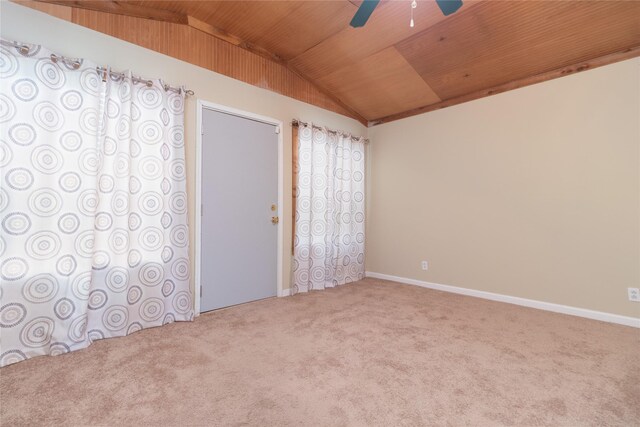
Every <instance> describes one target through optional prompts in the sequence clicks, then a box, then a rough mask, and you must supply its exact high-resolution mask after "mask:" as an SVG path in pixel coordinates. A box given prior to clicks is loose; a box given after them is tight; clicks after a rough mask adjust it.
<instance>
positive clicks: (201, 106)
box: [194, 99, 284, 316]
mask: <svg viewBox="0 0 640 427" xmlns="http://www.w3.org/2000/svg"><path fill="white" fill-rule="evenodd" d="M205 109H206V110H212V111H218V112H220V113H225V114H231V115H233V116H237V117H242V118H245V119H249V120H255V121H258V122H262V123H267V124H270V125H275V126H277V131H276V132H277V135H278V210H277V212H278V217H280V221H279V222H278V224H277V227H278V230H277V235H278V239H277V240H278V244H277V249H276V250H277V254H276V255H277V256H276V263H277V269H276V271H277V273H276V286H277V296H279V297H281V296H284V292H283V285H284V284H283V280H282V279H283V274H282V272H283V257H282V253H283V245H284V227H283V219H284V140H283V130H284V127H283V123H282V121H281V120H278V119H274V118H271V117H267V116H262V115H259V114H254V113H251V112H248V111H242V110H238V109H236V108H231V107H227V106H226V105H220V104H215V103H213V102H209V101H205V100H202V99H198V100H197V106H196V133H197V135H196V197H195V199H196V203H195V207H196V215H195V217H196V221H195V239H194V240H195V242H194V244H195V247H194V249H195V263H194V264H195V265H194V266H195V276H196V277H195V283H194V287H195V289H194V291H195V298H194V311H195V315H196V316H199V315H200V293H201V292H202V283H201V279H202V276H201V274H202V272H201V266H202V135H203V128H202V115H203V114H202V112H203V111H204V110H205Z"/></svg>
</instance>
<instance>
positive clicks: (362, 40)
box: [291, 1, 477, 79]
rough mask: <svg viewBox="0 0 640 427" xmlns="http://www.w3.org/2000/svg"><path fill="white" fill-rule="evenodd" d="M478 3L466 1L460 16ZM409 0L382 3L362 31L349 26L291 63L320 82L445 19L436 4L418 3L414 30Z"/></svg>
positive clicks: (431, 2) (429, 2)
mask: <svg viewBox="0 0 640 427" xmlns="http://www.w3.org/2000/svg"><path fill="white" fill-rule="evenodd" d="M476 3H477V2H472V1H465V3H464V5H463V6H462V8H461V9H460V11H459V12H458V13H462V12H463V11H465V10H467V9H471V8H472V7H474V5H475V4H476ZM410 12H411V9H410V2H409V1H389V2H386V3H382V4H380V6H378V7H377V8H376V10H375V11H374V12H373V14H372V15H371V18H370V19H369V21H368V22H367V24H366V25H365V26H364V27H362V28H352V27H350V26H349V25H348V21H350V19H349V20H348V21H347V25H346V27H345V29H343V30H342V31H340V32H339V33H336V34H334V35H333V36H331V37H329V38H328V39H326V40H324V41H323V42H322V43H320V44H318V45H317V46H314V47H313V48H311V49H309V50H307V51H306V52H304V53H302V54H301V55H299V56H297V57H296V58H294V59H293V60H292V61H291V64H292V65H293V66H294V67H296V68H297V69H298V70H300V71H301V72H302V73H304V74H305V75H306V76H308V77H309V78H311V79H318V78H320V77H323V76H326V75H328V74H330V73H332V72H333V71H335V70H336V68H337V67H346V66H349V65H352V64H355V63H356V62H358V61H360V60H362V59H364V58H366V57H367V56H369V55H371V54H374V53H376V52H378V51H380V50H383V49H386V48H387V47H389V46H392V45H393V44H395V43H398V42H399V41H401V40H403V39H405V38H407V37H410V36H412V35H414V34H417V33H419V32H420V31H422V30H425V29H427V28H429V27H430V26H432V25H434V24H436V23H438V22H440V21H442V20H443V19H445V17H444V16H443V15H442V12H441V11H440V9H439V8H438V6H437V5H436V3H435V2H433V1H428V2H427V1H425V2H422V1H421V2H419V3H418V7H417V8H416V10H415V15H414V18H415V27H414V28H410V27H409V19H410Z"/></svg>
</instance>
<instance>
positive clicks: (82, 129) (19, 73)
mask: <svg viewBox="0 0 640 427" xmlns="http://www.w3.org/2000/svg"><path fill="white" fill-rule="evenodd" d="M29 52H30V53H29V54H28V55H26V56H25V55H23V54H21V53H20V51H19V49H17V48H14V47H9V46H7V45H6V44H2V45H1V46H0V79H1V88H2V94H0V126H1V127H2V129H1V133H0V167H1V179H2V181H1V182H2V187H1V189H0V218H2V232H3V233H2V236H1V237H0V270H1V274H0V292H1V294H0V299H1V300H2V302H1V304H0V333H1V337H0V366H4V365H8V364H11V363H15V362H18V361H21V360H24V359H27V358H30V357H33V356H37V355H43V354H50V355H56V354H61V353H66V352H69V351H72V350H77V349H80V348H84V347H86V346H88V345H90V344H91V342H92V341H94V340H96V339H101V338H106V337H115V336H123V335H128V334H129V333H132V332H135V331H137V330H140V329H143V328H147V327H153V326H160V325H162V324H164V323H169V322H173V321H175V320H191V319H192V318H193V305H192V296H191V292H190V287H189V260H188V245H189V241H188V225H187V211H186V210H187V198H186V182H185V162H184V126H183V120H184V95H183V94H182V93H175V92H170V91H165V90H164V89H163V85H162V83H161V82H160V81H159V80H155V81H152V83H153V84H152V86H150V87H148V86H145V85H144V84H139V83H135V84H134V82H133V78H132V76H131V73H125V76H124V77H123V78H115V77H108V78H107V79H106V81H103V80H102V79H101V78H100V76H99V75H98V74H97V73H96V64H95V63H92V62H91V61H87V60H81V61H79V62H80V64H81V65H80V67H79V68H77V69H74V68H73V67H72V66H70V64H69V63H67V62H64V61H58V62H53V61H52V60H51V52H49V51H47V50H46V49H44V48H42V47H40V46H32V48H31V49H30V51H29Z"/></svg>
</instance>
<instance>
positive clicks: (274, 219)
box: [271, 216, 280, 224]
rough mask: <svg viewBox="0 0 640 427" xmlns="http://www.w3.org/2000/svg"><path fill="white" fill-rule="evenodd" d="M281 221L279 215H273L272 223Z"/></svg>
mask: <svg viewBox="0 0 640 427" xmlns="http://www.w3.org/2000/svg"><path fill="white" fill-rule="evenodd" d="M279 222H280V218H279V217H277V216H272V217H271V223H272V224H277V223H279Z"/></svg>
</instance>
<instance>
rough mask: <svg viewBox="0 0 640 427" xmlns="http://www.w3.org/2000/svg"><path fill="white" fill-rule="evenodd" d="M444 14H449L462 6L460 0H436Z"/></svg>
mask: <svg viewBox="0 0 640 427" xmlns="http://www.w3.org/2000/svg"><path fill="white" fill-rule="evenodd" d="M436 3H438V7H440V10H441V11H442V13H444V16H447V15H451V14H452V13H454V12H456V11H457V10H458V9H460V7H462V0H436Z"/></svg>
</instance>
